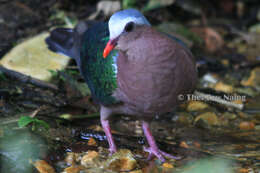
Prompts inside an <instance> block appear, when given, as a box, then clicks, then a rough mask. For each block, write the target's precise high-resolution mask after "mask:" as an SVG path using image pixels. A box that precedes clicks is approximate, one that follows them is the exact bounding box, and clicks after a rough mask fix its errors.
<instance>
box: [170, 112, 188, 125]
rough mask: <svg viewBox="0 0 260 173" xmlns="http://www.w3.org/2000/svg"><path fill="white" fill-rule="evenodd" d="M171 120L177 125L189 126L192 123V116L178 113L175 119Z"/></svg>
mask: <svg viewBox="0 0 260 173" xmlns="http://www.w3.org/2000/svg"><path fill="white" fill-rule="evenodd" d="M172 120H173V121H174V120H176V121H177V122H178V123H181V124H185V125H189V124H191V123H192V122H193V116H192V115H191V114H189V113H187V112H179V113H177V116H176V117H173V118H172Z"/></svg>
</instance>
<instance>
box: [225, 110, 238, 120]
mask: <svg viewBox="0 0 260 173" xmlns="http://www.w3.org/2000/svg"><path fill="white" fill-rule="evenodd" d="M223 117H225V118H227V119H229V120H234V119H236V117H237V115H236V114H233V113H229V112H225V113H224V114H223Z"/></svg>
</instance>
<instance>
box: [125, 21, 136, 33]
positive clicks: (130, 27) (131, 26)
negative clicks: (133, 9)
mask: <svg viewBox="0 0 260 173" xmlns="http://www.w3.org/2000/svg"><path fill="white" fill-rule="evenodd" d="M133 29H134V22H129V23H127V24H126V26H125V31H126V32H131V31H133Z"/></svg>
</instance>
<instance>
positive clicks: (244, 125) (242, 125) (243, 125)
mask: <svg viewBox="0 0 260 173" xmlns="http://www.w3.org/2000/svg"><path fill="white" fill-rule="evenodd" d="M239 129H240V130H254V129H255V123H253V122H249V121H243V122H241V123H240V124H239Z"/></svg>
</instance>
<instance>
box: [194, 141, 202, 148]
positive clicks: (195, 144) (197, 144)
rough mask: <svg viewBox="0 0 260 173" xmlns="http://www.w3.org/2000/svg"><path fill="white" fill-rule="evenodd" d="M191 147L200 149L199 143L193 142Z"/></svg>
mask: <svg viewBox="0 0 260 173" xmlns="http://www.w3.org/2000/svg"><path fill="white" fill-rule="evenodd" d="M193 145H194V146H195V147H196V148H200V147H201V145H200V143H198V142H196V141H195V142H193Z"/></svg>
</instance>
